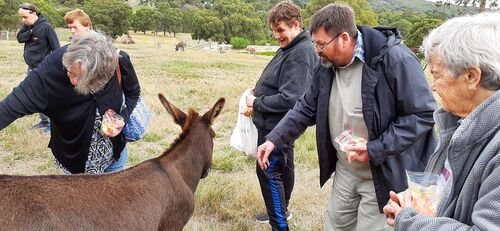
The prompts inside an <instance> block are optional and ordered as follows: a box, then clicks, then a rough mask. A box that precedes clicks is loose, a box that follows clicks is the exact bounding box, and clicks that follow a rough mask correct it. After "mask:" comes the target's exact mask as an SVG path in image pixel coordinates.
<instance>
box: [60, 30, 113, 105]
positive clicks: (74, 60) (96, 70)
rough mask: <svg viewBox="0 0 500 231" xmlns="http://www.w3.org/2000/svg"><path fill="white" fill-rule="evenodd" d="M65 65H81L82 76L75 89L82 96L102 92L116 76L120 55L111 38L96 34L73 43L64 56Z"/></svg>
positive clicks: (85, 36) (92, 33) (93, 32)
mask: <svg viewBox="0 0 500 231" xmlns="http://www.w3.org/2000/svg"><path fill="white" fill-rule="evenodd" d="M62 62H63V65H64V66H65V67H68V66H70V65H80V67H81V70H82V72H81V76H80V79H79V80H78V84H77V85H76V87H75V89H76V91H77V92H78V93H80V94H82V95H88V94H90V93H93V92H99V91H101V90H102V89H103V88H104V86H106V84H107V83H108V82H109V80H110V79H111V78H112V77H113V76H114V72H115V70H116V68H117V65H118V53H117V49H116V47H115V46H113V43H112V41H111V38H109V37H107V36H105V35H103V34H101V33H98V32H95V31H89V33H88V34H86V35H84V36H81V37H80V38H78V39H75V40H74V41H72V42H71V44H70V45H69V46H68V49H67V50H66V53H65V54H64V55H63V60H62Z"/></svg>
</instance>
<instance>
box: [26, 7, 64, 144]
mask: <svg viewBox="0 0 500 231" xmlns="http://www.w3.org/2000/svg"><path fill="white" fill-rule="evenodd" d="M18 13H19V16H20V17H21V21H22V22H23V27H21V29H20V30H19V32H18V33H17V41H18V42H19V43H24V61H25V62H26V64H27V65H28V73H29V72H30V71H31V70H33V69H35V68H36V67H37V66H38V64H40V63H41V62H42V61H43V59H44V58H45V56H47V55H49V54H50V53H52V52H53V51H55V50H56V49H57V48H59V47H60V45H59V39H58V38H57V34H56V32H55V31H54V28H52V25H50V23H49V21H48V20H47V18H45V17H44V16H43V15H42V14H41V13H39V12H38V9H37V8H36V6H34V5H32V4H29V3H25V4H22V5H20V6H19V11H18ZM39 115H40V120H41V121H40V123H38V124H36V125H35V126H33V127H34V128H42V130H43V131H44V132H45V133H47V134H49V133H50V122H49V118H48V117H47V116H45V115H44V114H42V113H40V114H39Z"/></svg>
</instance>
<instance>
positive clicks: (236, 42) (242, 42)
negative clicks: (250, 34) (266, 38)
mask: <svg viewBox="0 0 500 231" xmlns="http://www.w3.org/2000/svg"><path fill="white" fill-rule="evenodd" d="M231 45H232V46H233V49H243V48H246V47H247V46H248V45H250V41H248V39H245V38H240V37H233V38H231Z"/></svg>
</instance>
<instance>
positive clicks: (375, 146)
mask: <svg viewBox="0 0 500 231" xmlns="http://www.w3.org/2000/svg"><path fill="white" fill-rule="evenodd" d="M366 148H367V149H368V155H369V156H370V160H371V162H372V163H373V164H374V165H380V164H382V162H384V160H385V155H384V146H383V145H382V143H380V142H379V141H377V140H373V141H368V143H366Z"/></svg>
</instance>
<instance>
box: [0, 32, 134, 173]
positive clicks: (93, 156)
mask: <svg viewBox="0 0 500 231" xmlns="http://www.w3.org/2000/svg"><path fill="white" fill-rule="evenodd" d="M119 55H120V56H122V57H121V58H120V59H119V58H118V57H119ZM118 66H119V67H120V70H121V72H122V76H127V78H123V79H122V81H121V84H122V86H120V85H119V82H118V79H117V77H116V74H115V70H116V68H117V67H118ZM139 94H140V86H139V82H138V80H137V76H136V74H135V71H134V68H133V66H132V65H131V63H130V59H129V57H128V55H127V54H126V53H124V52H120V53H119V54H118V50H117V49H116V47H114V46H113V44H112V42H111V39H110V38H108V37H106V36H104V35H102V34H100V33H97V32H94V31H92V32H90V33H88V34H86V35H84V36H81V37H80V38H78V39H76V40H74V41H73V42H72V43H71V44H69V45H67V46H64V47H62V48H60V49H58V50H56V51H54V52H53V53H52V54H51V55H50V56H48V57H47V58H46V59H45V60H44V61H43V62H42V63H41V64H40V65H39V66H38V68H37V69H35V70H33V71H32V72H30V73H29V74H28V76H27V77H26V78H25V79H24V80H23V81H22V82H21V83H20V84H19V86H17V87H15V88H14V89H13V91H12V92H11V93H10V94H9V95H8V96H7V97H6V98H5V99H4V100H3V101H1V102H0V129H3V128H4V127H6V126H8V125H9V124H10V123H12V122H14V121H15V120H16V119H17V118H21V117H23V116H25V115H29V114H33V113H35V112H41V113H44V114H45V115H47V116H48V117H49V118H50V119H51V122H52V124H53V126H51V138H50V142H49V148H51V150H52V153H53V154H54V156H55V159H56V163H57V164H58V165H59V166H60V167H61V168H62V169H63V171H64V172H65V173H100V172H104V171H107V170H108V169H109V168H110V167H112V166H113V165H114V164H115V163H117V162H119V160H120V156H121V155H122V154H121V153H122V151H126V150H125V149H126V148H125V147H126V142H125V141H124V139H123V138H122V135H121V129H122V127H123V124H118V125H116V126H115V127H114V129H112V130H111V132H106V131H103V132H101V131H100V128H101V123H102V121H103V118H104V115H105V114H110V113H111V112H112V111H113V112H116V113H118V114H119V115H121V116H122V117H123V118H124V121H125V122H126V121H128V119H129V117H130V114H131V113H132V110H133V108H134V107H135V105H136V104H137V100H138V99H139ZM123 96H125V97H123ZM124 99H125V101H124ZM123 167H124V163H122V164H121V168H123Z"/></svg>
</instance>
